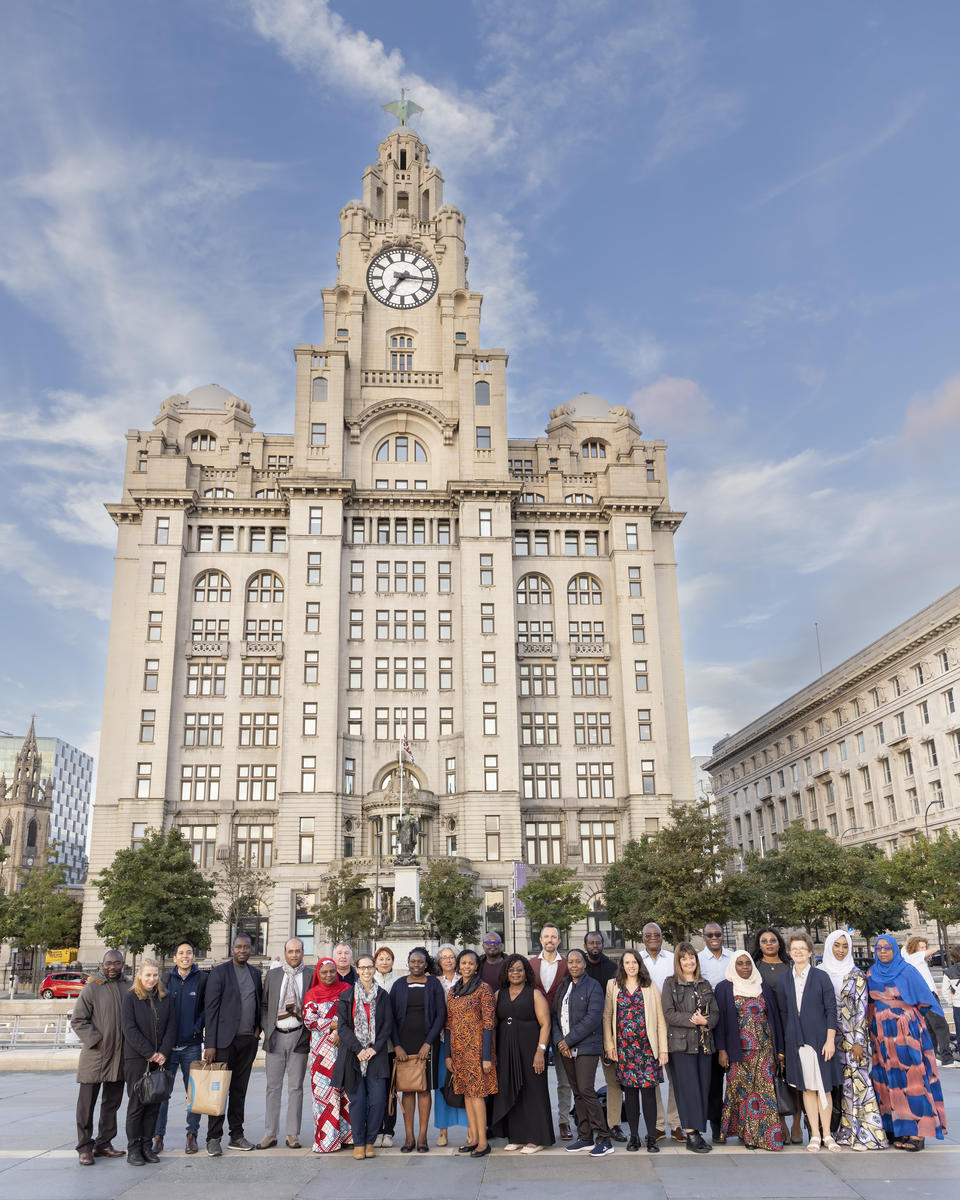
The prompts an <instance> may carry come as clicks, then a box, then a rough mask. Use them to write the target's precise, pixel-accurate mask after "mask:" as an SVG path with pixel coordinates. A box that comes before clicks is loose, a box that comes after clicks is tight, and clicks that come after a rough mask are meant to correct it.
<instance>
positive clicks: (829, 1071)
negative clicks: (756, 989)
mask: <svg viewBox="0 0 960 1200" xmlns="http://www.w3.org/2000/svg"><path fill="white" fill-rule="evenodd" d="M776 996H777V1004H778V1005H779V1007H780V1019H781V1021H782V1022H783V1038H784V1043H785V1051H784V1055H785V1058H786V1073H787V1083H789V1084H792V1085H793V1086H794V1087H795V1088H797V1089H799V1090H800V1091H801V1092H802V1091H803V1090H804V1087H803V1067H802V1066H801V1065H800V1047H801V1046H803V1045H807V1046H812V1047H813V1049H814V1050H815V1051H816V1054H817V1063H818V1064H819V1067H820V1078H821V1079H822V1080H823V1087H824V1091H827V1092H829V1091H830V1089H831V1088H833V1087H836V1086H837V1085H838V1084H840V1083H842V1082H843V1067H842V1066H841V1063H840V1059H839V1058H838V1057H837V1055H836V1054H834V1056H833V1058H831V1059H830V1061H829V1062H827V1061H826V1059H825V1058H824V1057H823V1046H824V1043H825V1042H826V1040H827V1030H828V1029H833V1030H836V1028H837V997H836V993H835V992H834V990H833V983H832V982H831V980H830V977H829V975H827V973H826V972H825V971H821V970H820V968H819V967H815V966H814V965H813V963H811V964H810V973H809V975H808V976H807V981H806V984H805V985H804V988H803V1002H802V1005H801V1007H800V1009H799V1010H798V1008H797V991H796V987H795V986H794V978H793V968H792V967H791V969H790V974H789V975H784V976H783V978H782V979H781V980H780V983H779V985H778V987H777V992H776Z"/></svg>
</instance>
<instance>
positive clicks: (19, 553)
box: [0, 525, 110, 621]
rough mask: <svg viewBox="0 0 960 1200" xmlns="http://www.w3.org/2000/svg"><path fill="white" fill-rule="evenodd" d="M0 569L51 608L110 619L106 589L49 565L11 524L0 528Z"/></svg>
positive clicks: (49, 560) (68, 571)
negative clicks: (12, 576)
mask: <svg viewBox="0 0 960 1200" xmlns="http://www.w3.org/2000/svg"><path fill="white" fill-rule="evenodd" d="M0 567H2V568H3V569H4V570H5V571H6V572H8V573H9V574H11V575H17V576H19V577H20V578H21V579H22V580H23V582H24V583H25V584H26V585H27V586H28V587H29V588H30V589H31V594H32V595H33V596H34V597H35V598H36V599H38V600H40V601H43V602H44V603H46V604H48V605H50V607H52V608H57V609H70V608H77V609H80V610H81V611H83V612H86V613H89V614H90V616H92V617H96V618H97V620H99V621H106V620H108V619H109V617H110V592H109V590H108V589H107V588H105V587H101V586H99V585H98V584H95V583H92V582H91V581H90V580H89V579H84V578H83V577H82V576H79V575H76V574H74V573H73V572H71V571H70V570H69V569H67V568H65V567H63V566H62V565H60V564H59V563H56V562H53V561H52V560H51V559H50V557H49V556H48V555H47V554H44V553H43V551H41V550H38V549H37V547H36V545H34V544H33V543H31V542H30V541H28V540H27V538H25V537H24V536H23V534H22V533H21V532H20V531H19V530H18V529H17V528H16V527H15V526H13V525H0Z"/></svg>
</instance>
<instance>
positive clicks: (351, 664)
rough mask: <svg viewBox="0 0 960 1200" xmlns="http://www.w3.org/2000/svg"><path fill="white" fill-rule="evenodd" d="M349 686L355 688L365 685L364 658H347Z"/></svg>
mask: <svg viewBox="0 0 960 1200" xmlns="http://www.w3.org/2000/svg"><path fill="white" fill-rule="evenodd" d="M347 687H348V688H353V689H356V688H362V687H363V659H362V658H349V659H347Z"/></svg>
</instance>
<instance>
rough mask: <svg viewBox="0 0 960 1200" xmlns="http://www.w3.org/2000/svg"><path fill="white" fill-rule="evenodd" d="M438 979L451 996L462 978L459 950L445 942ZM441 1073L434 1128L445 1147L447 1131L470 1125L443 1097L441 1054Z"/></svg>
mask: <svg viewBox="0 0 960 1200" xmlns="http://www.w3.org/2000/svg"><path fill="white" fill-rule="evenodd" d="M436 963H437V979H439V980H440V986H441V987H442V988H443V993H444V995H445V996H449V995H450V991H451V989H452V988H453V985H454V984H455V983H458V982H459V981H460V976H459V975H458V974H457V948H456V946H453V945H451V944H450V942H444V944H443V945H442V946H441V947H440V949H439V950H438V951H437V957H436ZM438 1057H439V1059H440V1062H439V1072H438V1074H437V1090H436V1091H435V1092H434V1094H433V1127H434V1129H436V1131H437V1145H438V1146H445V1145H446V1144H447V1130H448V1129H449V1128H450V1126H451V1125H463V1126H466V1125H468V1124H469V1121H468V1120H467V1110H466V1109H465V1108H453V1107H451V1105H449V1104H448V1103H447V1102H446V1100H445V1099H444V1097H443V1085H444V1084H445V1083H446V1082H447V1076H448V1074H449V1072H448V1071H447V1059H446V1055H445V1054H443V1053H441V1054H440V1055H439V1056H438Z"/></svg>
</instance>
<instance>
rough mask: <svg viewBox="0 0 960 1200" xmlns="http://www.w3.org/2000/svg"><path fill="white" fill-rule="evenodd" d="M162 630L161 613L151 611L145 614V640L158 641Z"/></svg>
mask: <svg viewBox="0 0 960 1200" xmlns="http://www.w3.org/2000/svg"><path fill="white" fill-rule="evenodd" d="M162 631H163V613H162V612H151V613H149V614H148V616H147V641H148V642H159V641H160V638H161V635H162Z"/></svg>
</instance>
